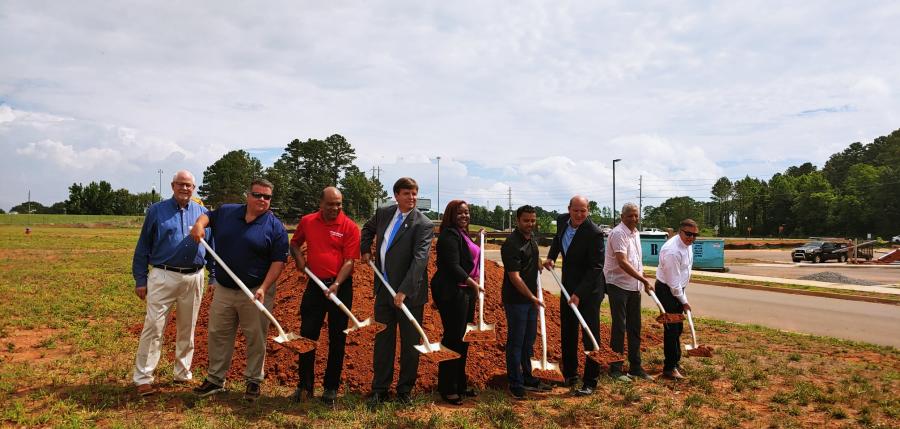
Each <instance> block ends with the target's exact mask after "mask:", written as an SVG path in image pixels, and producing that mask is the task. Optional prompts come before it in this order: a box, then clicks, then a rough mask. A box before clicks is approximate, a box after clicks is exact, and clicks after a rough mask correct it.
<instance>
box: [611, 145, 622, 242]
mask: <svg viewBox="0 0 900 429" xmlns="http://www.w3.org/2000/svg"><path fill="white" fill-rule="evenodd" d="M619 161H621V159H614V160H613V220H612V224H613V225H614V226H615V224H616V219H617V218H616V208H617V207H616V163H617V162H619Z"/></svg>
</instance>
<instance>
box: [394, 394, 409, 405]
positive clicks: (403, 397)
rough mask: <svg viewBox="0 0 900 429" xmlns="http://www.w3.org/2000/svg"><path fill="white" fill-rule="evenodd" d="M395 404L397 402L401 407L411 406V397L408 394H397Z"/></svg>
mask: <svg viewBox="0 0 900 429" xmlns="http://www.w3.org/2000/svg"><path fill="white" fill-rule="evenodd" d="M397 402H399V403H400V404H401V405H409V404H412V395H410V394H409V392H403V393H398V394H397Z"/></svg>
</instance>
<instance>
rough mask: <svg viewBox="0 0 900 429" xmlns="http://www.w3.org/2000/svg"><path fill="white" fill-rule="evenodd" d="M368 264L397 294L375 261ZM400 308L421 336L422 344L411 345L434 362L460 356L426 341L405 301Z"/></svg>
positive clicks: (389, 290) (388, 289) (426, 336)
mask: <svg viewBox="0 0 900 429" xmlns="http://www.w3.org/2000/svg"><path fill="white" fill-rule="evenodd" d="M369 265H370V266H371V267H372V270H374V271H375V275H376V276H378V278H379V279H380V280H381V283H382V284H384V287H385V288H386V289H387V291H388V292H389V293H390V294H391V296H392V297H395V296H397V293H396V292H394V288H392V287H391V285H390V283H388V282H387V279H385V278H384V276H383V275H381V272H380V271H378V267H376V266H375V263H374V262H372V261H369ZM400 309H401V310H403V314H405V315H406V318H407V319H409V322H410V323H412V324H413V326H414V327H415V328H416V330H417V331H419V335H420V336H421V337H422V344H419V345H417V346H413V347H414V348H415V349H416V350H418V351H419V353H422V354H423V355H425V356H426V357H428V358H430V359H431V360H433V361H435V362H442V361H445V360H453V359H459V358H460V356H459V353H457V352H455V351H453V350H450V349H448V348H446V347H444V346H443V345H441V343H429V342H428V335H425V330H424V329H422V325H420V324H419V322H418V321H417V320H416V318H415V317H413V315H412V313H410V311H409V308H407V307H406V303H401V304H400Z"/></svg>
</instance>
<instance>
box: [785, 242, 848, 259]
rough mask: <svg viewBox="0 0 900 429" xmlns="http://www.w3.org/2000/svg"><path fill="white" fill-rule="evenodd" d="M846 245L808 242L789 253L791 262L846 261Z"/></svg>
mask: <svg viewBox="0 0 900 429" xmlns="http://www.w3.org/2000/svg"><path fill="white" fill-rule="evenodd" d="M842 249H847V244H846V243H833V242H830V241H810V242H809V243H806V244H804V245H803V246H800V247H798V248H796V249H794V250H793V251H792V252H791V260H793V261H794V262H802V261H812V262H815V263H819V262H825V261H827V260H829V259H836V260H838V261H844V262H846V261H847V258H848V255H847V251H846V250H843V251H841V250H842Z"/></svg>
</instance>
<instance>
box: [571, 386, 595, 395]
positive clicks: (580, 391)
mask: <svg viewBox="0 0 900 429" xmlns="http://www.w3.org/2000/svg"><path fill="white" fill-rule="evenodd" d="M593 393H594V388H593V387H591V386H581V389H577V390H575V396H591V395H592V394H593Z"/></svg>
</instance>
